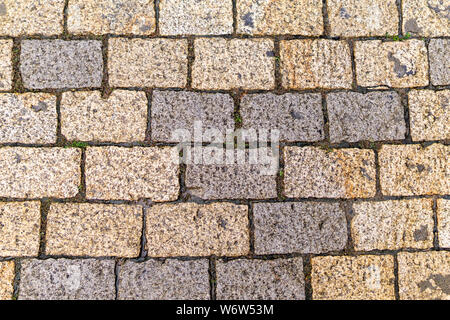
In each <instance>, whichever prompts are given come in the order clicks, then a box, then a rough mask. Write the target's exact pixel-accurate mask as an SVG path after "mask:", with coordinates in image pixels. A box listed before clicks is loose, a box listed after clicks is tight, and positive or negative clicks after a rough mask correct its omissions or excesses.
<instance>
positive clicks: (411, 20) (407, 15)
mask: <svg viewBox="0 0 450 320" xmlns="http://www.w3.org/2000/svg"><path fill="white" fill-rule="evenodd" d="M449 8H450V3H449V1H448V0H404V1H402V13H403V32H405V33H406V32H409V33H411V34H413V35H417V36H425V37H440V36H448V34H449V32H448V30H450V9H449Z"/></svg>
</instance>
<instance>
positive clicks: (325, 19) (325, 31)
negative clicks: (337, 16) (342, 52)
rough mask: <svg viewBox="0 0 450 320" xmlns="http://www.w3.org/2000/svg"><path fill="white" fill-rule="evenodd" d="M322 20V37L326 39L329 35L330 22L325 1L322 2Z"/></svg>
mask: <svg viewBox="0 0 450 320" xmlns="http://www.w3.org/2000/svg"><path fill="white" fill-rule="evenodd" d="M322 18H323V33H322V36H323V37H325V38H328V37H329V35H330V20H329V17H328V3H327V0H322Z"/></svg>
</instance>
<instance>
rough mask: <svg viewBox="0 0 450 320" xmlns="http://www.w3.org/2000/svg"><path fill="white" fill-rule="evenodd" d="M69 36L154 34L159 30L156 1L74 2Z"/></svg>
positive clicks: (68, 26)
mask: <svg viewBox="0 0 450 320" xmlns="http://www.w3.org/2000/svg"><path fill="white" fill-rule="evenodd" d="M67 10H68V11H67V15H68V17H67V28H68V31H69V33H73V34H86V33H91V34H95V35H99V34H133V35H150V34H152V33H154V32H155V30H156V21H155V8H154V2H153V1H142V0H96V1H92V0H70V1H69V5H68V9H67Z"/></svg>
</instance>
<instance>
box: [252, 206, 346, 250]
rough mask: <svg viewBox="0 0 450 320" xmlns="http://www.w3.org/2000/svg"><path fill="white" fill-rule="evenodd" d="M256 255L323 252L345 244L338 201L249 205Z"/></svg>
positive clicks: (342, 218)
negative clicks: (251, 212) (251, 206)
mask: <svg viewBox="0 0 450 320" xmlns="http://www.w3.org/2000/svg"><path fill="white" fill-rule="evenodd" d="M253 223H254V226H255V227H254V228H255V230H254V233H255V235H254V238H255V240H254V242H255V253H256V254H284V253H286V254H287V253H295V252H298V253H316V254H317V253H324V252H329V251H338V250H342V249H344V247H345V244H346V243H347V221H346V218H345V212H344V211H343V210H342V209H341V208H340V207H339V204H338V203H317V202H290V203H289V202H285V203H255V204H254V205H253Z"/></svg>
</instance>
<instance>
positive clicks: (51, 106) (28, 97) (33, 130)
mask: <svg viewBox="0 0 450 320" xmlns="http://www.w3.org/2000/svg"><path fill="white" fill-rule="evenodd" d="M56 127H57V115H56V96H54V95H51V94H47V93H24V94H17V93H2V94H0V142H1V143H55V142H56Z"/></svg>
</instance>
